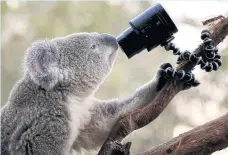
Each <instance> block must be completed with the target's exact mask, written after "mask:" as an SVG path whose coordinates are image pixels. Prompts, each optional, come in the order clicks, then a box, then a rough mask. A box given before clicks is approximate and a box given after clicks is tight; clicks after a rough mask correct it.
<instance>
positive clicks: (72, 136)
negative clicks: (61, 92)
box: [66, 97, 92, 151]
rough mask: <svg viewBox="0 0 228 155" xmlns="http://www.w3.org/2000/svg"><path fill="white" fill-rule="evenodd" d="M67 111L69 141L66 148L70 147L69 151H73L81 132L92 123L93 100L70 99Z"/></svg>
mask: <svg viewBox="0 0 228 155" xmlns="http://www.w3.org/2000/svg"><path fill="white" fill-rule="evenodd" d="M66 105H67V109H68V113H69V122H68V123H69V128H70V133H69V139H68V142H67V145H66V146H69V148H67V150H69V151H71V148H72V145H73V143H74V141H75V140H76V139H77V137H78V134H80V130H83V129H84V128H85V126H86V125H87V124H88V123H89V122H90V119H91V113H90V112H89V109H90V108H91V105H92V104H91V99H90V98H88V99H84V100H81V99H79V98H76V97H69V98H68V100H67V103H66Z"/></svg>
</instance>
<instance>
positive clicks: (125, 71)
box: [1, 0, 228, 154]
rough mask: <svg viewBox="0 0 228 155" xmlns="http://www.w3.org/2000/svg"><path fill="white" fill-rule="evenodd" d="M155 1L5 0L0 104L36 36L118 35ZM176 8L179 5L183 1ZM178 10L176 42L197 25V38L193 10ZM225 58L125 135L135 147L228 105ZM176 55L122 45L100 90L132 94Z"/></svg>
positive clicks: (159, 140) (106, 95) (208, 117)
mask: <svg viewBox="0 0 228 155" xmlns="http://www.w3.org/2000/svg"><path fill="white" fill-rule="evenodd" d="M153 3H154V2H149V1H141V2H120V1H109V2H105V1H102V2H99V1H97V2H84V1H77V2H76V1H59V2H56V1H50V2H48V1H43V2H35V1H33V2H32V1H30V2H28V1H21V2H19V1H15V0H13V1H12V0H11V1H4V2H1V15H2V21H1V24H2V29H1V31H2V33H1V38H2V47H1V54H2V57H1V58H2V98H1V105H4V104H5V102H6V101H7V99H8V96H9V93H10V90H11V88H12V87H13V85H14V83H15V82H16V81H17V80H18V79H19V78H20V77H21V75H22V70H23V68H22V61H23V56H24V53H25V51H26V49H27V47H28V46H29V45H30V44H31V43H32V42H33V41H35V40H38V39H46V38H55V37H60V36H64V35H68V34H70V33H77V32H94V31H96V32H101V33H111V34H114V35H116V36H117V35H119V34H120V33H121V32H122V31H123V30H125V29H126V28H127V27H129V24H128V22H129V20H131V19H132V18H133V17H135V16H136V15H137V14H139V13H141V12H142V11H143V10H145V9H146V8H148V7H150V6H151V5H152V4H153ZM164 3H165V2H164ZM167 3H168V2H167ZM201 3H202V2H201ZM206 3H207V2H205V5H206ZM176 9H179V6H177V8H176ZM204 9H206V7H205V8H204ZM218 9H219V8H218ZM174 11H176V10H174ZM178 15H179V16H178V18H177V19H176V18H174V19H173V20H174V21H175V23H176V24H177V26H178V29H179V34H182V35H183V34H184V37H181V38H179V40H180V41H182V42H180V43H178V45H179V46H185V45H190V44H189V43H190V41H191V40H189V38H190V37H191V36H192V35H193V34H194V33H192V32H193V31H191V30H195V31H197V36H195V37H196V38H199V35H200V28H199V25H200V24H201V22H200V21H198V20H196V19H195V18H192V19H190V17H189V16H188V17H187V18H185V17H183V16H182V14H178ZM179 18H181V20H179ZM183 27H184V28H185V29H183ZM186 29H187V30H186ZM183 30H185V31H184V32H183ZM195 31H194V32H195ZM198 32H199V34H198ZM155 37H156V36H155ZM185 37H186V38H187V37H188V39H187V40H186V38H185ZM177 40H178V36H177ZM193 41H194V40H193ZM197 43H198V42H197ZM185 48H186V47H185ZM191 48H195V46H194V47H191ZM227 50H228V49H227V41H224V43H223V48H222V50H221V52H222V53H228V51H227ZM222 60H223V66H222V67H221V69H220V71H218V72H214V73H205V72H202V71H199V70H198V69H196V71H194V72H195V73H196V77H197V78H198V79H199V80H200V81H201V85H200V86H199V87H198V88H193V89H191V90H188V91H184V92H181V93H180V94H179V95H177V96H176V97H175V99H174V100H173V101H172V102H173V103H171V104H170V105H169V106H168V107H167V109H166V110H165V111H164V112H163V113H162V115H161V116H159V118H158V119H157V120H156V121H154V122H153V123H151V124H149V125H147V126H146V127H145V128H143V129H140V130H137V131H135V132H133V133H132V134H131V135H129V136H128V137H127V139H126V140H131V141H133V147H132V152H139V151H143V150H145V149H148V148H151V147H152V146H154V145H157V144H159V143H162V142H165V141H167V140H168V139H170V138H172V137H173V135H176V134H178V133H179V134H180V133H181V132H184V131H185V129H188V128H193V127H195V126H197V125H199V124H201V123H205V122H207V121H209V120H211V119H213V118H216V117H218V116H220V115H222V114H223V113H225V112H227V111H228V105H227V103H228V91H227V87H228V70H227V68H228V55H227V54H225V55H224V56H223V58H222ZM175 61H176V57H175V56H173V55H172V54H171V53H169V52H166V51H165V50H164V49H163V48H161V47H158V48H156V49H155V50H153V51H151V52H149V53H148V52H147V51H143V52H141V53H140V54H138V55H137V56H135V57H133V58H132V59H130V60H128V59H127V57H126V56H125V54H124V53H123V52H122V51H121V50H119V56H118V59H117V62H116V65H115V66H114V69H113V72H112V74H111V75H110V76H109V78H108V79H107V80H106V81H105V83H104V84H103V85H102V86H101V87H100V90H99V91H98V92H97V93H96V96H97V97H98V98H101V99H109V98H115V97H124V96H126V95H129V94H131V93H132V92H133V91H134V90H135V89H136V88H137V87H139V86H141V85H142V84H144V83H145V82H147V81H149V80H151V78H152V77H153V75H154V74H155V73H156V71H157V69H158V67H159V65H160V64H161V63H162V62H171V63H172V64H175ZM225 154H227V153H225Z"/></svg>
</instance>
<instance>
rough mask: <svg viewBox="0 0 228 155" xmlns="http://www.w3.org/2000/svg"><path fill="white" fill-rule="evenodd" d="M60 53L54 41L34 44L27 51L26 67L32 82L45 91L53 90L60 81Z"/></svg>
mask: <svg viewBox="0 0 228 155" xmlns="http://www.w3.org/2000/svg"><path fill="white" fill-rule="evenodd" d="M58 61H59V51H58V47H57V45H56V43H54V42H53V41H48V40H44V41H37V42H34V43H33V44H32V45H31V47H29V48H28V50H27V56H26V59H25V67H26V68H27V72H28V73H29V75H30V77H31V78H32V80H33V81H34V82H35V83H36V84H38V85H40V86H41V87H42V88H44V89H52V88H53V87H54V86H55V85H56V84H57V83H58V81H59V80H60V77H61V75H60V68H59V64H58Z"/></svg>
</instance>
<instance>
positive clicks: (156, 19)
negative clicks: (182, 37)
mask: <svg viewBox="0 0 228 155" xmlns="http://www.w3.org/2000/svg"><path fill="white" fill-rule="evenodd" d="M129 24H130V26H131V27H129V28H128V29H126V30H125V31H124V32H123V33H122V34H121V35H119V36H118V37H117V42H118V44H119V45H120V48H121V49H122V50H123V51H124V53H125V54H126V55H127V57H128V58H131V57H132V56H134V55H135V54H137V53H139V52H141V51H142V50H144V49H145V48H146V49H147V50H148V51H150V50H152V49H153V48H155V47H157V46H158V45H162V44H165V43H167V42H169V41H171V40H172V39H173V38H174V37H173V34H174V33H176V32H177V31H178V30H177V27H176V25H175V24H174V23H173V21H172V19H171V18H170V17H169V15H168V13H167V12H166V11H165V9H164V8H163V7H162V5H161V4H159V3H158V4H156V5H154V6H152V7H150V8H148V9H147V10H146V11H144V12H142V13H141V14H139V15H138V16H137V17H135V18H134V19H132V20H131V21H130V22H129Z"/></svg>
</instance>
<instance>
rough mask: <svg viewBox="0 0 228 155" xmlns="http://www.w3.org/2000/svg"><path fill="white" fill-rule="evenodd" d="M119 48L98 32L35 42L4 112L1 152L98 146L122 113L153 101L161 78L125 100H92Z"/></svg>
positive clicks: (63, 151)
mask: <svg viewBox="0 0 228 155" xmlns="http://www.w3.org/2000/svg"><path fill="white" fill-rule="evenodd" d="M117 48H118V45H117V42H116V39H115V38H114V37H112V36H111V35H107V34H98V33H77V34H72V35H69V36H66V37H60V38H56V39H52V40H44V41H37V42H35V43H33V44H32V45H31V47H29V48H28V50H27V55H26V57H25V61H24V76H23V77H22V78H21V79H20V80H19V81H18V82H17V83H16V84H15V86H14V87H13V89H12V91H11V94H10V97H9V100H8V102H7V104H6V105H5V106H4V107H3V109H2V111H1V132H2V133H1V154H2V155H30V154H33V155H71V154H74V152H77V153H80V151H81V149H82V148H84V149H86V150H93V149H97V148H99V147H100V146H101V145H102V144H103V142H104V140H105V139H106V138H107V136H108V134H109V132H110V130H111V128H112V126H113V125H114V124H115V123H116V121H117V120H118V119H120V117H122V116H124V115H127V114H129V113H130V112H131V111H133V110H135V109H137V108H140V107H142V106H145V105H147V104H148V103H150V102H151V101H152V100H153V99H154V97H155V96H156V92H157V90H156V87H157V85H158V77H157V76H155V78H154V80H152V81H151V82H149V83H148V84H146V85H144V86H142V87H141V88H139V89H138V90H137V91H136V92H135V93H133V94H132V95H131V96H129V97H126V98H124V99H113V100H108V101H102V100H98V99H96V98H94V93H95V92H96V90H97V89H98V87H99V86H100V85H101V84H102V83H103V81H104V80H105V78H106V77H107V76H108V74H109V73H110V72H111V70H112V67H113V64H114V61H115V59H116V56H117V51H116V50H117Z"/></svg>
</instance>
